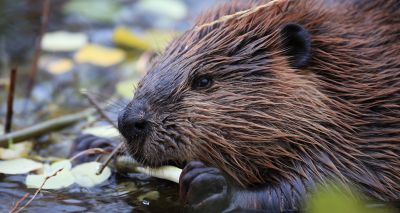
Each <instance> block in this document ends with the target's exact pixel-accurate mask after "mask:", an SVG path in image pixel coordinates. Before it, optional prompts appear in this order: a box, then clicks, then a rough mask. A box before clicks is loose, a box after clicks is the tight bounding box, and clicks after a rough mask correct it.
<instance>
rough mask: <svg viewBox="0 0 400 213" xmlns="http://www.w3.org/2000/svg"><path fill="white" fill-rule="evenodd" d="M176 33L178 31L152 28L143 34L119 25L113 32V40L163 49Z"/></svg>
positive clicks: (142, 46)
mask: <svg viewBox="0 0 400 213" xmlns="http://www.w3.org/2000/svg"><path fill="white" fill-rule="evenodd" d="M176 35H177V33H176V32H171V31H160V30H150V31H147V32H145V33H144V34H143V35H137V34H135V33H134V32H132V31H131V30H130V29H129V28H127V27H117V28H115V30H114V33H113V41H114V42H115V43H116V44H119V45H123V46H127V47H131V48H135V49H140V50H156V51H161V50H163V49H164V48H165V47H166V46H167V44H168V43H169V42H170V41H171V40H172V39H173V38H174V37H175V36H176Z"/></svg>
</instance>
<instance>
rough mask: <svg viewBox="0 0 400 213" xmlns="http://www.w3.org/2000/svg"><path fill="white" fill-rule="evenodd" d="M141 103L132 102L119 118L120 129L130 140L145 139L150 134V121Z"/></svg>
mask: <svg viewBox="0 0 400 213" xmlns="http://www.w3.org/2000/svg"><path fill="white" fill-rule="evenodd" d="M147 114H148V113H147V112H146V108H145V105H144V103H143V102H141V101H132V102H131V103H130V104H128V105H127V106H126V107H125V109H123V110H122V111H121V112H120V114H119V116H118V129H119V131H120V132H121V134H122V135H123V136H124V137H125V138H126V139H128V141H130V140H134V139H138V138H142V137H145V136H146V135H147V134H148V132H149V129H150V128H149V119H148V116H147Z"/></svg>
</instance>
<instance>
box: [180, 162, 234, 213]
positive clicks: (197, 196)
mask: <svg viewBox="0 0 400 213" xmlns="http://www.w3.org/2000/svg"><path fill="white" fill-rule="evenodd" d="M179 185H180V199H181V201H182V202H183V204H184V205H185V212H222V211H223V210H225V209H226V208H227V207H228V205H229V200H230V195H229V194H230V193H229V186H228V184H227V181H226V179H225V177H224V176H223V175H222V173H221V171H220V170H219V169H217V168H213V167H207V166H205V165H204V164H203V163H202V162H198V161H192V162H190V163H189V164H188V165H186V167H185V168H184V169H183V171H182V174H181V176H180V178H179Z"/></svg>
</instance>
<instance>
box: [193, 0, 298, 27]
mask: <svg viewBox="0 0 400 213" xmlns="http://www.w3.org/2000/svg"><path fill="white" fill-rule="evenodd" d="M282 1H290V0H271V1H269V2H268V3H266V4H262V5H259V6H257V7H255V8H251V9H248V10H243V11H239V12H236V13H234V14H231V15H226V16H222V17H221V18H219V19H217V20H215V21H212V22H209V23H205V24H202V25H200V26H196V27H195V31H200V30H202V29H203V28H205V27H211V26H213V25H214V24H220V23H222V22H226V21H230V20H232V19H241V18H244V17H246V16H248V15H251V14H253V13H256V12H258V11H260V10H262V9H265V8H268V7H271V6H272V5H274V4H276V3H279V2H282Z"/></svg>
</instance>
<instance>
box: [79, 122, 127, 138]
mask: <svg viewBox="0 0 400 213" xmlns="http://www.w3.org/2000/svg"><path fill="white" fill-rule="evenodd" d="M82 133H83V134H91V135H94V136H97V137H101V138H114V137H118V136H119V135H120V134H119V132H118V130H117V129H115V128H114V127H113V126H111V125H103V126H96V127H90V128H87V129H84V130H83V131H82Z"/></svg>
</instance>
